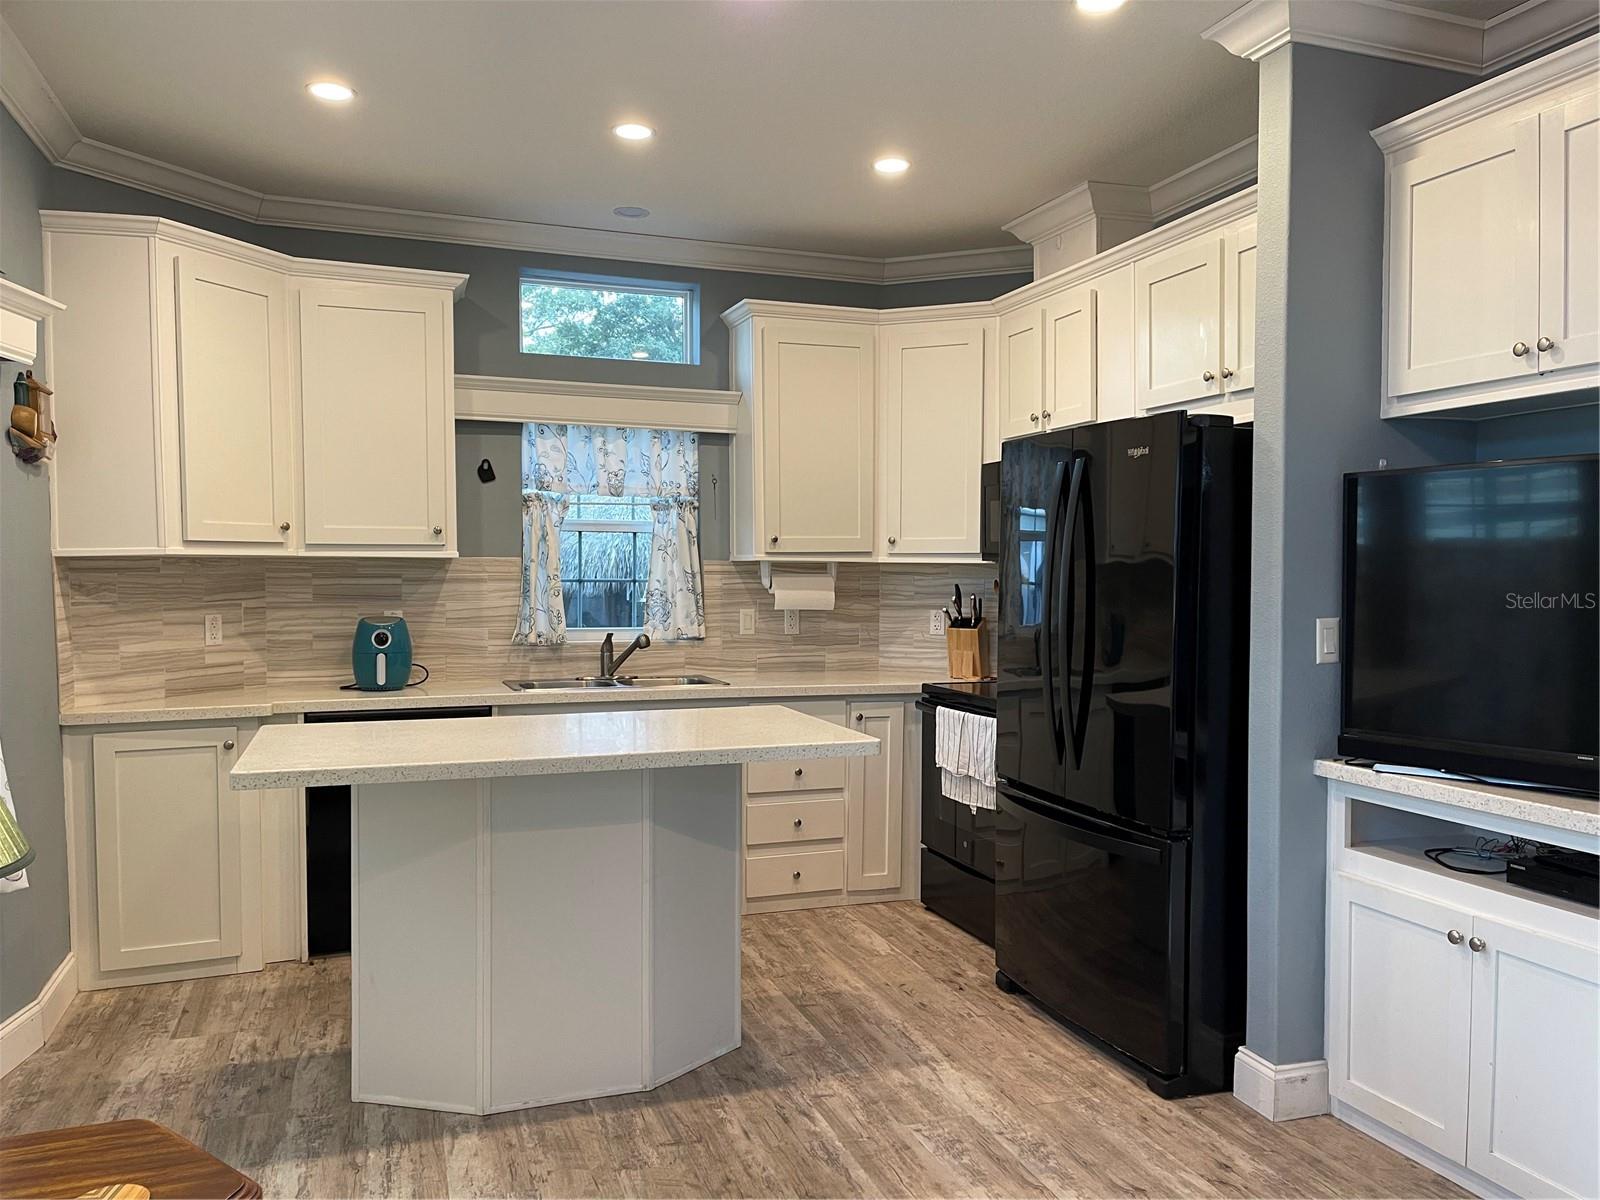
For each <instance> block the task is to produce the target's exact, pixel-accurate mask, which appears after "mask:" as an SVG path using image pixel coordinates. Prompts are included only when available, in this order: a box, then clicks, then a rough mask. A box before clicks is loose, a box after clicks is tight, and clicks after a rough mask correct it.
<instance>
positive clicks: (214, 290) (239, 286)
mask: <svg viewBox="0 0 1600 1200" xmlns="http://www.w3.org/2000/svg"><path fill="white" fill-rule="evenodd" d="M176 284H177V295H176V303H175V305H174V311H175V315H176V321H175V325H176V332H177V362H178V445H179V452H180V464H181V465H180V476H181V479H182V511H183V538H184V540H185V541H186V542H267V543H277V544H282V543H283V542H284V540H285V536H286V535H285V533H284V532H283V531H282V530H280V529H279V525H280V524H282V523H283V522H285V521H288V520H289V515H290V506H291V500H290V496H291V490H290V489H291V485H292V480H293V471H292V468H291V466H290V446H289V366H288V346H289V340H288V337H289V335H288V328H287V325H286V322H285V319H284V298H285V284H284V278H283V276H282V275H280V274H279V273H278V272H276V271H270V270H267V269H266V268H263V267H256V266H251V265H249V264H246V263H241V262H236V261H234V260H233V259H228V258H222V257H220V256H218V255H214V254H206V253H204V252H203V251H199V250H183V251H181V252H180V253H179V255H178V257H177V280H176Z"/></svg>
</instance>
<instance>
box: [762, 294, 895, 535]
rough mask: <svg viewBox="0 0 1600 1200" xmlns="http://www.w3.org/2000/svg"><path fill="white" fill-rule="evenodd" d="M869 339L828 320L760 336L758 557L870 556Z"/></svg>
mask: <svg viewBox="0 0 1600 1200" xmlns="http://www.w3.org/2000/svg"><path fill="white" fill-rule="evenodd" d="M874 335H875V330H874V329H873V328H872V327H871V326H870V325H862V324H854V323H848V322H833V321H770V322H766V323H764V325H763V327H762V329H761V330H760V337H761V358H762V364H761V394H760V397H759V402H760V405H761V421H762V430H761V434H760V437H761V451H762V453H761V460H762V487H761V492H762V500H763V502H764V507H763V513H762V519H761V521H760V523H759V525H760V530H761V535H762V550H763V552H765V553H768V554H849V553H871V551H872V549H873V470H872V468H873V452H874V447H873V441H874V437H873V434H874V426H875V423H876V413H875V406H874V403H873V397H874V385H875V378H874V377H875V370H874V351H875V346H874V340H875V339H874Z"/></svg>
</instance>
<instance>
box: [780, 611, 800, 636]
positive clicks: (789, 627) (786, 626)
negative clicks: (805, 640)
mask: <svg viewBox="0 0 1600 1200" xmlns="http://www.w3.org/2000/svg"><path fill="white" fill-rule="evenodd" d="M783 631H784V632H785V633H787V634H788V635H789V636H790V637H794V636H796V635H797V634H798V633H799V632H800V610H799V609H798V608H786V609H784V610H783Z"/></svg>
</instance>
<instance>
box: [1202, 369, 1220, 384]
mask: <svg viewBox="0 0 1600 1200" xmlns="http://www.w3.org/2000/svg"><path fill="white" fill-rule="evenodd" d="M1216 377H1217V373H1216V372H1215V371H1207V372H1206V373H1205V374H1204V375H1202V376H1200V378H1201V379H1204V380H1205V381H1206V382H1207V383H1210V382H1211V381H1212V380H1213V379H1215V378H1216Z"/></svg>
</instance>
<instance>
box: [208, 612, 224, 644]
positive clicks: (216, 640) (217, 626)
mask: <svg viewBox="0 0 1600 1200" xmlns="http://www.w3.org/2000/svg"><path fill="white" fill-rule="evenodd" d="M206 645H208V646H220V645H222V614H221V613H207V614H206Z"/></svg>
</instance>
